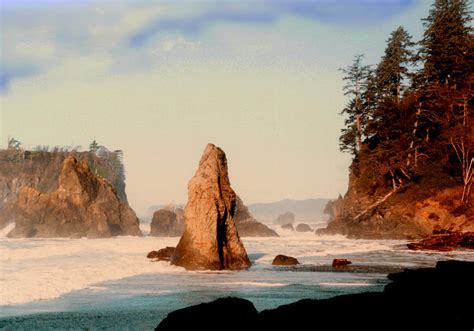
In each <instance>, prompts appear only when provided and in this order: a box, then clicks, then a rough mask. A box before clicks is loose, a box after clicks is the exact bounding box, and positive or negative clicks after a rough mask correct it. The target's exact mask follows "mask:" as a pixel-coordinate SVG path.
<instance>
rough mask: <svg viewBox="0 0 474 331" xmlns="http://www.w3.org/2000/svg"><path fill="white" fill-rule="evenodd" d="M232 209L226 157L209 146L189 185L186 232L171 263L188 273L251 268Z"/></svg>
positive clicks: (216, 148) (234, 199)
mask: <svg viewBox="0 0 474 331" xmlns="http://www.w3.org/2000/svg"><path fill="white" fill-rule="evenodd" d="M235 206H236V194H235V192H234V190H233V189H232V187H231V186H230V182H229V174H228V169H227V158H226V156H225V153H224V151H222V150H221V149H220V148H218V147H216V146H214V145H212V144H208V145H207V147H206V149H205V150H204V153H203V154H202V157H201V161H200V162H199V167H198V169H197V171H196V173H195V175H194V176H193V178H191V180H190V181H189V183H188V203H187V205H186V208H185V210H184V219H185V230H184V233H183V236H182V237H181V239H180V240H179V243H178V246H177V247H176V250H175V252H174V254H173V256H172V258H171V263H172V264H174V265H177V266H181V267H184V268H186V269H188V270H206V269H209V270H222V269H231V270H239V269H246V268H248V267H250V260H249V258H248V256H247V252H246V251H245V248H244V245H243V243H242V241H241V240H240V237H239V234H238V233H237V228H236V226H235V222H234V214H235Z"/></svg>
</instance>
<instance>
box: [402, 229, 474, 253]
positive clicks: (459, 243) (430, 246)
mask: <svg viewBox="0 0 474 331" xmlns="http://www.w3.org/2000/svg"><path fill="white" fill-rule="evenodd" d="M407 246H408V248H409V249H412V250H434V251H445V252H446V251H452V250H456V249H460V248H464V249H474V232H465V233H462V232H444V233H438V234H433V235H432V236H431V237H429V238H426V239H423V240H421V241H418V242H413V243H409V244H407Z"/></svg>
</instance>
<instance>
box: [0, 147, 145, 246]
mask: <svg viewBox="0 0 474 331" xmlns="http://www.w3.org/2000/svg"><path fill="white" fill-rule="evenodd" d="M58 182H59V185H58V188H57V190H56V191H54V192H50V193H43V192H40V191H38V190H36V189H34V188H31V187H23V188H22V189H21V191H20V193H19V195H18V199H17V200H16V202H15V203H14V204H12V205H9V207H8V209H7V210H6V212H4V213H2V216H0V218H3V221H4V222H10V221H12V222H15V223H16V226H15V228H14V229H13V230H12V231H11V232H10V233H9V234H8V236H9V237H28V238H29V237H82V236H86V237H88V238H98V237H111V236H117V235H134V236H137V235H141V231H140V228H139V221H138V218H137V216H136V215H135V212H134V211H133V210H132V209H131V208H130V207H129V206H128V204H127V203H125V202H122V201H121V200H120V199H119V197H118V196H117V192H116V191H115V189H114V188H113V187H112V185H111V184H110V183H109V182H108V181H107V180H105V179H103V178H102V177H99V176H96V175H94V174H93V173H92V172H91V170H90V168H89V166H88V164H87V162H86V161H85V160H83V161H81V162H79V161H77V159H76V158H74V157H73V156H69V157H67V158H66V159H65V160H64V162H63V165H62V169H61V173H60V175H59V180H58Z"/></svg>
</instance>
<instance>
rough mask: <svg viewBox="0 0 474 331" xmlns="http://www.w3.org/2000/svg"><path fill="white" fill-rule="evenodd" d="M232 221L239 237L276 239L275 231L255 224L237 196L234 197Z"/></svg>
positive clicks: (254, 220) (255, 221)
mask: <svg viewBox="0 0 474 331" xmlns="http://www.w3.org/2000/svg"><path fill="white" fill-rule="evenodd" d="M234 221H235V225H236V226H237V231H238V232H239V235H240V236H241V237H278V234H277V233H276V232H275V231H273V230H272V229H270V228H269V227H268V226H266V225H264V224H262V223H260V222H257V220H256V219H255V217H253V216H252V214H251V213H250V211H249V209H248V208H247V206H246V205H245V204H244V202H243V201H242V199H241V198H240V197H239V196H236V206H235V214H234Z"/></svg>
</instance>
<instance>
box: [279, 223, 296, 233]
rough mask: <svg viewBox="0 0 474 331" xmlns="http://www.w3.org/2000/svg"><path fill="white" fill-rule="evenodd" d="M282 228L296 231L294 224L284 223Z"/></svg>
mask: <svg viewBox="0 0 474 331" xmlns="http://www.w3.org/2000/svg"><path fill="white" fill-rule="evenodd" d="M281 228H282V229H285V230H291V231H295V228H293V224H283V225H282V226H281Z"/></svg>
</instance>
